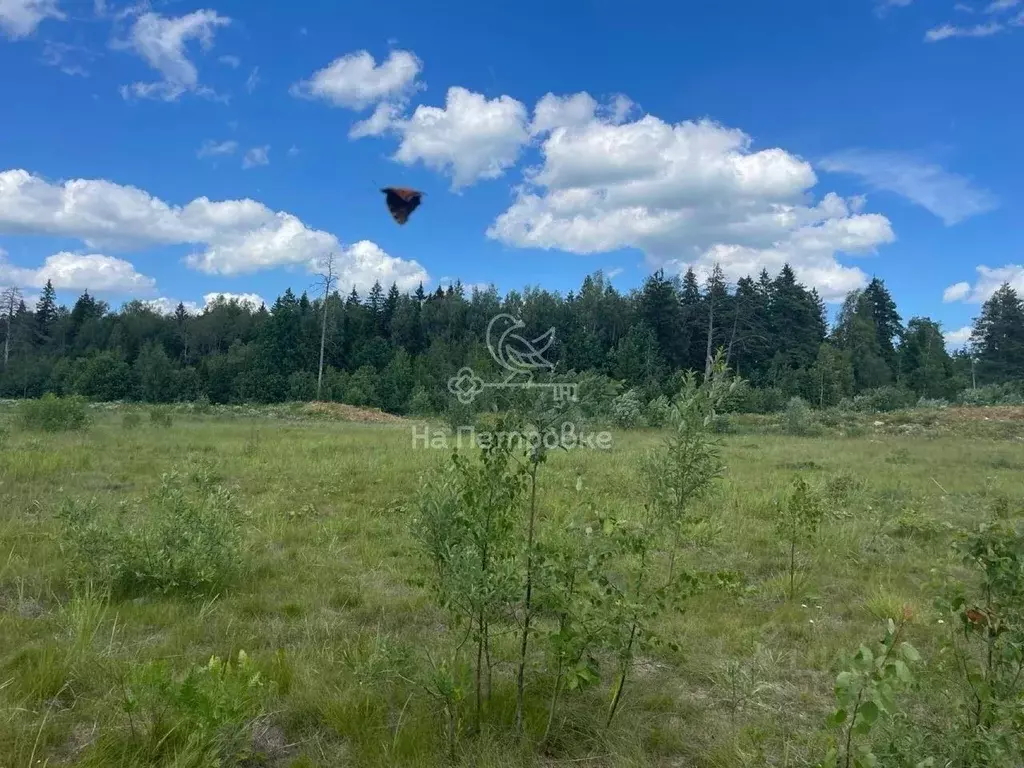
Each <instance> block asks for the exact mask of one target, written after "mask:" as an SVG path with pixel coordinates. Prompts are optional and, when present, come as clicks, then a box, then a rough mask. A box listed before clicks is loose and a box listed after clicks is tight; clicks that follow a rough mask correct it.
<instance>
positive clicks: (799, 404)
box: [782, 397, 814, 435]
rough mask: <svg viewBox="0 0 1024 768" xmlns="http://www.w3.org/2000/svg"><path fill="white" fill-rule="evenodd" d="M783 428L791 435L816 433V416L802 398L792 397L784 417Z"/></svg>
mask: <svg viewBox="0 0 1024 768" xmlns="http://www.w3.org/2000/svg"><path fill="white" fill-rule="evenodd" d="M782 424H783V428H784V430H785V432H786V434H789V435H809V434H811V433H812V432H813V431H814V415H813V414H812V413H811V407H810V406H809V405H808V404H807V401H806V400H804V399H803V398H802V397H791V398H790V399H789V403H788V404H787V405H786V413H785V415H784V416H783V422H782Z"/></svg>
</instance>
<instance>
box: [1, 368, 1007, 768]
mask: <svg viewBox="0 0 1024 768" xmlns="http://www.w3.org/2000/svg"><path fill="white" fill-rule="evenodd" d="M714 370H715V372H714V373H713V375H712V377H711V379H710V380H709V382H708V383H706V384H700V383H698V382H699V380H700V377H689V378H687V379H684V380H683V381H682V383H681V386H680V390H679V392H678V393H677V395H676V396H675V397H673V398H671V399H669V398H666V399H665V401H664V402H660V403H659V404H658V405H657V406H656V407H654V408H647V409H645V413H646V414H651V413H656V416H655V419H656V420H657V421H659V422H660V424H661V426H659V427H658V428H647V429H635V428H634V429H629V430H627V429H622V428H616V429H615V430H614V432H613V440H612V444H611V447H610V449H608V450H596V449H588V448H580V447H577V448H574V449H572V450H562V449H560V448H558V447H557V446H556V447H553V448H552V447H550V446H544V445H543V444H541V445H539V446H538V445H531V444H530V443H523V442H516V441H507V442H501V441H492V442H491V443H488V444H485V445H484V446H483V447H482V448H481V449H468V448H465V447H463V448H461V449H455V448H454V441H450V442H449V444H448V446H447V447H441V448H440V449H431V448H428V447H423V446H422V445H421V446H420V447H417V448H414V447H413V446H414V445H415V444H414V442H413V440H412V430H413V427H416V428H418V429H421V428H422V426H423V425H422V424H421V423H418V422H403V421H401V420H380V419H370V420H366V421H348V420H339V416H340V417H342V418H344V417H345V416H348V415H350V414H349V413H348V411H345V412H340V411H339V412H338V413H335V412H333V411H332V410H330V408H319V409H311V408H308V407H306V406H303V405H301V404H295V405H282V406H278V407H276V408H275V409H252V408H245V407H242V408H224V407H219V406H210V405H208V404H198V405H191V404H189V405H180V406H176V407H171V406H161V407H160V408H159V409H158V410H156V411H153V412H152V413H159V414H160V415H159V416H156V417H151V418H149V419H143V418H141V417H140V414H139V412H138V411H137V410H133V409H132V407H130V406H125V407H112V406H94V407H91V408H90V407H88V406H86V405H85V404H82V403H77V401H76V405H75V406H74V407H75V408H77V407H80V408H81V411H82V412H83V413H85V414H87V418H86V419H84V420H81V422H80V423H79V422H78V421H77V417H71V418H70V422H69V423H72V424H74V423H78V424H79V426H81V427H83V428H81V429H79V428H75V429H57V430H50V431H47V432H41V431H40V427H39V424H40V423H42V422H39V421H35V422H33V421H32V420H30V419H25V418H24V414H25V413H27V412H33V409H34V408H35V409H39V408H40V406H38V405H37V404H33V405H32V406H28V405H26V403H17V404H13V405H11V406H8V407H4V408H0V422H2V423H3V424H4V425H5V434H6V437H5V440H4V449H3V450H0V492H2V494H3V499H4V504H3V506H2V512H0V555H2V558H0V718H2V719H3V722H4V726H3V728H0V765H11V766H22V765H24V766H30V765H36V764H48V765H51V766H52V765H58V764H60V765H77V766H109V765H121V766H148V765H164V766H197V767H198V766H208V765H211V764H219V765H225V766H227V765H236V766H250V767H251V766H334V765H339V764H351V765H369V766H372V765H379V766H402V765H408V766H427V765H430V766H433V765H444V764H452V765H475V766H499V765H500V766H506V765H522V766H532V765H557V764H563V763H565V764H573V765H575V764H583V765H598V766H640V765H650V766H669V765H695V766H723V767H724V766H764V765H790V766H800V765H803V766H822V767H824V766H829V767H831V766H842V768H847V767H848V766H868V765H879V766H880V765H886V766H889V765H892V766H913V767H915V768H916V767H917V766H922V767H923V766H964V767H967V766H1012V765H1018V764H1020V761H1021V760H1022V759H1024V743H1022V741H1024V740H1022V737H1021V735H1020V734H1021V733H1022V729H1021V727H1020V726H1021V722H1022V717H1024V709H1022V701H1024V680H1022V678H1024V674H1022V672H1021V670H1022V668H1024V529H1022V527H1021V526H1022V521H1024V498H1022V493H1021V487H1020V482H1019V478H1020V472H1021V470H1022V469H1024V419H1021V418H1020V416H1021V414H1020V413H1019V410H1020V409H1016V410H1014V409H1013V408H1012V407H1004V408H1003V409H1002V410H1000V409H998V408H979V409H973V410H972V409H969V408H966V409H965V408H951V407H938V406H931V407H922V408H915V409H910V410H906V409H905V410H896V411H888V412H885V413H879V412H863V413H862V414H861V415H858V413H859V412H858V411H855V410H840V409H838V408H834V409H832V410H829V409H825V410H815V409H810V408H807V407H806V406H805V405H804V404H791V405H790V406H789V407H788V408H787V409H786V410H785V411H784V412H783V413H781V414H778V415H744V414H737V413H735V412H733V413H731V414H728V421H723V417H724V416H726V414H723V413H722V412H721V409H722V408H728V404H729V402H730V400H731V399H732V398H735V397H736V396H737V395H738V394H742V393H738V389H739V388H740V385H738V384H736V383H734V382H732V381H730V380H729V379H728V378H727V377H725V375H724V373H723V372H722V370H721V368H720V367H718V368H715V369H714ZM55 402H56V403H57V404H56V405H55V404H54V403H55ZM42 407H44V408H49V409H50V411H51V412H54V413H63V410H62V409H64V408H66V407H68V406H66V405H65V404H64V402H63V401H61V400H60V399H56V398H51V399H50V400H48V404H47V405H45V406H42ZM68 412H77V411H75V410H73V409H72V408H69V411H68ZM793 413H797V414H798V416H795V417H794V416H793ZM165 417H166V418H165ZM564 419H575V420H577V421H574V423H578V425H579V426H580V427H581V428H582V427H584V426H585V425H586V423H587V417H586V414H585V413H567V412H559V411H522V412H511V413H507V414H504V415H502V416H501V417H500V418H499V417H495V418H494V419H490V420H488V421H487V422H486V423H487V426H488V427H489V428H492V429H494V431H495V432H498V431H501V430H505V431H509V430H512V429H516V428H522V427H526V426H529V425H531V424H532V425H534V426H536V425H543V424H548V423H561V421H562V420H564ZM44 421H45V420H44ZM46 423H58V424H59V423H61V419H60V418H51V419H50V421H48V422H46ZM794 423H795V424H797V425H798V427H797V428H794V427H793V424H794ZM481 424H483V422H482V423H481ZM723 424H724V425H725V426H723ZM430 426H431V428H432V429H437V430H438V431H439V432H440V433H442V434H443V430H444V429H445V426H444V424H443V423H441V422H437V423H431V424H430Z"/></svg>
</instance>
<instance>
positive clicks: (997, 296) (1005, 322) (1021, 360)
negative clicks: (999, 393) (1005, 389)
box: [971, 283, 1024, 384]
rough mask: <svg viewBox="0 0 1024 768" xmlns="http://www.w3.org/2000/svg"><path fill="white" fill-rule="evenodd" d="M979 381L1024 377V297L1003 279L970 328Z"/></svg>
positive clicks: (987, 382) (998, 380)
mask: <svg viewBox="0 0 1024 768" xmlns="http://www.w3.org/2000/svg"><path fill="white" fill-rule="evenodd" d="M971 347H972V349H973V352H974V355H975V357H976V358H977V360H978V365H977V368H978V383H979V384H981V383H985V384H989V383H996V382H1002V381H1018V382H1019V381H1021V380H1024V301H1021V299H1020V297H1019V296H1018V295H1017V292H1016V291H1015V290H1014V289H1013V288H1011V287H1010V284H1009V283H1003V284H1002V285H1001V286H1000V287H999V289H998V290H996V292H995V293H993V294H992V296H991V297H990V298H989V299H988V301H986V302H985V303H984V304H983V305H982V307H981V314H980V315H979V316H978V317H977V318H976V319H975V321H974V327H973V329H972V330H971Z"/></svg>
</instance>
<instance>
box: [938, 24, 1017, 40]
mask: <svg viewBox="0 0 1024 768" xmlns="http://www.w3.org/2000/svg"><path fill="white" fill-rule="evenodd" d="M1002 29H1003V25H1002V24H1000V23H999V22H996V21H990V22H989V23H987V24H975V25H974V26H973V27H956V26H953V25H952V24H942V25H941V26H938V27H934V28H932V29H929V30H928V31H927V32H925V33H924V39H925V41H926V42H929V43H937V42H939V41H941V40H948V39H949V38H951V37H989V36H991V35H994V34H996V33H998V32H1001V31H1002Z"/></svg>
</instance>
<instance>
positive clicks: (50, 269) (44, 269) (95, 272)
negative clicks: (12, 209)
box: [0, 251, 156, 295]
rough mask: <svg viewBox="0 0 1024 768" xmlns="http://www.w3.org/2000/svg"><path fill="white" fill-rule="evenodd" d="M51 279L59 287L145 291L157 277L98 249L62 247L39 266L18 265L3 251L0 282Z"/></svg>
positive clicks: (35, 284)
mask: <svg viewBox="0 0 1024 768" xmlns="http://www.w3.org/2000/svg"><path fill="white" fill-rule="evenodd" d="M47 280H49V281H50V282H51V283H52V284H53V287H54V288H56V289H57V290H68V291H86V290H87V291H91V292H93V293H108V294H133V295H145V294H147V293H151V292H152V291H153V289H154V288H155V287H156V280H154V279H153V278H152V277H147V276H146V275H141V274H139V273H138V272H136V271H135V267H134V266H132V264H131V263H130V262H127V261H124V260H123V259H116V258H113V257H112V256H103V255H101V254H97V253H90V254H77V253H68V252H67V251H61V252H60V253H55V254H53V255H52V256H48V257H47V259H46V261H45V262H43V265H42V266H41V267H39V268H38V269H31V268H26V267H17V266H14V265H13V264H10V263H9V262H7V260H6V259H5V258H3V256H2V254H0V283H7V284H15V285H19V286H26V287H31V288H42V287H43V286H45V285H46V281H47Z"/></svg>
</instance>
